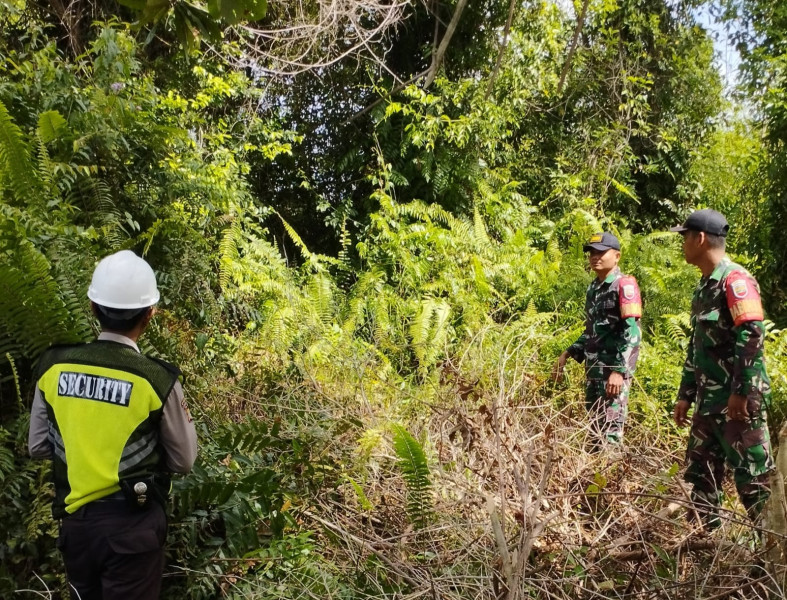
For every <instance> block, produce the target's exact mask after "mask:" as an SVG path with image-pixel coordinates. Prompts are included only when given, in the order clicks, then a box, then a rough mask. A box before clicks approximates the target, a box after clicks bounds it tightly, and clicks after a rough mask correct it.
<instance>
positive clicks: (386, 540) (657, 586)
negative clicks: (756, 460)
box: [305, 369, 784, 600]
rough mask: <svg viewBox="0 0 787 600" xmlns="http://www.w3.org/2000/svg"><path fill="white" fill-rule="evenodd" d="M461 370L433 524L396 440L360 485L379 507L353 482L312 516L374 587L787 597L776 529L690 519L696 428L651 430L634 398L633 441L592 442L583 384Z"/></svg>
mask: <svg viewBox="0 0 787 600" xmlns="http://www.w3.org/2000/svg"><path fill="white" fill-rule="evenodd" d="M458 372H459V369H455V370H453V371H450V370H449V375H451V376H450V377H449V378H448V379H445V380H444V381H443V384H444V386H443V388H442V391H441V393H440V397H441V400H440V401H439V402H437V403H434V404H432V406H431V408H430V414H429V415H428V417H425V418H424V419H423V431H422V432H421V434H422V435H421V439H423V440H426V443H425V444H424V446H425V448H426V450H427V453H428V454H429V455H430V459H431V463H432V464H431V468H432V476H433V484H434V515H433V519H432V521H431V523H432V525H431V526H430V527H427V528H425V529H422V530H420V531H417V530H414V529H413V528H412V526H411V525H410V522H409V520H408V518H407V515H406V511H405V508H404V507H405V493H406V490H405V484H404V481H403V480H402V478H401V476H400V474H399V473H398V471H397V469H396V467H395V460H394V457H393V456H392V455H391V454H392V453H391V451H390V449H389V448H387V447H385V446H384V445H383V446H381V447H379V448H378V450H377V452H376V454H375V455H374V456H373V458H372V460H371V461H370V462H369V463H368V464H367V465H365V466H366V468H367V469H368V470H367V472H366V479H365V480H364V481H363V482H362V483H363V487H364V490H365V494H366V496H367V498H368V499H369V500H370V502H371V505H372V506H373V508H371V509H369V507H368V506H367V509H366V510H364V508H363V507H362V506H361V504H360V503H359V501H358V497H357V493H356V491H355V490H354V489H353V487H352V486H350V485H346V486H343V487H342V488H341V490H340V491H341V493H342V495H343V500H341V501H336V500H332V501H328V500H323V501H320V502H318V503H317V505H316V506H314V507H313V508H312V509H310V510H309V511H308V512H307V513H306V514H305V519H306V520H307V522H309V523H310V525H311V526H312V527H314V528H315V529H316V530H318V531H322V532H323V533H324V538H323V539H324V542H325V550H326V553H327V555H329V560H330V561H331V562H332V563H333V564H336V565H342V569H343V570H344V576H346V577H348V578H353V577H357V575H358V573H359V572H361V573H363V574H364V576H365V577H366V579H367V581H371V582H374V584H373V585H376V586H377V589H376V590H375V591H374V593H369V597H396V598H419V597H425V598H442V599H449V598H451V599H453V598H457V599H458V598H476V599H487V598H489V599H491V598H495V599H507V600H517V599H520V598H544V599H558V598H559V599H567V598H675V599H681V598H687V599H688V598H692V599H705V600H712V599H716V598H747V599H749V598H751V599H754V598H766V597H776V598H781V597H784V594H783V593H782V586H783V581H781V582H777V581H775V579H774V577H772V576H771V575H770V574H769V571H768V570H763V569H762V568H760V566H767V564H768V561H767V559H766V556H765V551H764V550H763V544H762V543H760V542H758V538H759V537H762V536H758V535H757V534H758V532H755V531H754V530H753V528H752V527H751V525H750V524H749V523H748V521H747V520H746V517H745V513H744V512H743V509H742V508H741V507H740V505H738V504H737V503H736V504H729V503H728V504H727V505H725V509H724V510H723V512H722V515H723V526H722V528H721V529H720V530H718V531H716V532H714V533H713V534H712V535H710V536H708V535H706V534H704V533H703V532H702V531H700V530H698V529H695V528H692V527H691V526H690V525H689V524H688V522H687V520H686V513H687V510H690V503H689V502H688V495H687V489H686V487H685V484H683V482H682V481H681V472H680V471H679V468H678V463H679V462H680V461H681V457H682V454H683V451H684V445H685V438H684V437H683V436H684V435H685V432H683V433H679V432H676V431H674V430H673V429H671V428H668V427H665V430H664V431H654V430H653V428H652V427H650V426H646V425H644V424H643V423H642V422H641V421H642V420H641V419H638V415H637V414H636V413H637V404H636V399H635V401H634V403H633V406H632V413H633V414H632V415H631V417H630V419H629V423H630V425H629V427H628V430H627V432H626V442H625V444H624V446H623V447H622V448H617V447H607V448H605V449H604V450H603V451H601V452H596V453H590V452H587V451H586V450H585V448H587V447H588V446H589V444H588V440H589V430H588V427H587V424H586V422H585V419H584V417H585V413H584V409H583V408H582V407H581V406H578V405H579V404H580V403H579V402H578V395H577V393H576V392H572V391H568V392H562V394H563V396H565V397H563V398H560V397H557V396H555V393H556V390H554V389H551V388H550V389H547V387H549V386H547V387H545V386H544V385H541V386H539V385H538V383H537V382H536V381H534V380H533V379H532V378H530V379H529V378H528V377H527V376H524V375H523V374H520V373H515V376H514V377H513V380H516V381H517V382H518V383H517V384H516V385H510V384H506V383H505V382H506V381H511V380H512V378H511V377H509V376H505V377H503V376H501V378H500V379H499V382H500V383H501V386H500V387H499V388H497V389H493V390H491V391H490V390H488V389H487V390H482V389H480V386H479V385H477V382H476V383H469V382H467V381H465V380H463V379H462V378H461V377H460V376H459V375H458ZM560 394H561V392H558V396H560ZM556 398H557V399H556ZM561 405H563V406H562V407H561ZM341 443H342V444H346V443H347V441H346V440H345V441H342V442H341ZM727 492H728V493H727V497H728V498H735V492H734V489H733V488H732V487H730V488H729V489H727ZM760 533H761V532H760ZM770 539H771V540H773V539H783V538H779V536H776V537H771V538H770ZM769 594H770V596H769Z"/></svg>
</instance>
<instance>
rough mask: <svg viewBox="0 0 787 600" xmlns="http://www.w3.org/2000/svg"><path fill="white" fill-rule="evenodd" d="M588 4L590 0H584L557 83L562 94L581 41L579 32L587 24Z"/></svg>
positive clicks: (558, 92) (558, 90) (558, 91)
mask: <svg viewBox="0 0 787 600" xmlns="http://www.w3.org/2000/svg"><path fill="white" fill-rule="evenodd" d="M588 4H590V0H583V2H582V10H581V11H580V13H579V17H578V18H577V26H576V27H575V28H574V35H573V36H572V37H571V44H570V45H569V47H568V55H567V56H566V62H564V63H563V70H562V71H561V72H560V81H558V84H557V94H558V96H559V95H560V92H562V91H563V84H564V83H565V81H566V76H567V75H568V70H569V68H570V67H571V60H572V59H573V58H574V52H576V50H577V43H578V42H579V34H581V33H582V28H583V27H584V26H585V14H586V13H587V10H588Z"/></svg>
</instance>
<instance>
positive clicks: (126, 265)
mask: <svg viewBox="0 0 787 600" xmlns="http://www.w3.org/2000/svg"><path fill="white" fill-rule="evenodd" d="M87 295H88V298H90V300H91V301H92V309H93V314H94V315H95V316H96V317H97V318H98V321H99V323H100V324H101V334H100V335H99V336H98V340H97V341H94V342H92V343H89V344H78V345H71V346H56V347H52V348H50V349H49V350H48V351H47V352H45V353H44V355H43V356H42V357H41V359H40V363H39V379H38V386H37V388H36V392H35V397H34V399H33V407H32V413H31V417H30V435H29V438H28V446H29V449H30V455H31V456H32V457H34V458H46V459H52V460H53V463H54V468H53V474H54V483H55V498H54V502H53V507H52V512H53V514H54V516H55V518H58V519H62V524H61V529H60V537H59V539H58V546H59V547H60V549H61V550H62V552H63V556H64V559H65V566H66V574H67V576H68V581H69V584H70V586H71V589H72V597H73V598H80V599H81V600H93V599H103V600H110V599H113V598H117V599H121V598H122V599H123V600H132V599H146V600H149V599H152V598H158V596H159V590H160V588H161V576H162V572H163V568H164V542H165V538H166V534H167V519H166V515H165V512H164V504H165V502H166V497H167V493H168V491H169V487H170V486H169V477H168V473H169V472H176V473H186V472H188V471H189V470H190V469H191V467H192V465H193V464H194V459H195V457H196V453H197V438H196V432H195V428H194V423H193V422H192V420H191V417H190V415H189V411H188V408H187V407H186V403H185V401H184V397H183V388H182V387H181V384H180V382H179V379H178V377H179V374H180V372H179V371H178V369H177V367H175V366H173V365H170V364H169V363H166V362H164V361H162V360H159V359H156V358H151V357H147V356H144V355H142V354H141V353H140V351H139V348H138V347H137V343H136V342H137V339H138V338H139V336H140V335H141V334H142V332H143V331H145V328H146V327H147V326H148V323H150V320H151V318H152V317H153V313H154V308H153V306H154V305H155V304H156V302H158V300H159V292H158V288H157V286H156V278H155V275H154V273H153V270H152V269H151V268H150V265H148V263H147V262H145V261H144V260H143V259H141V258H139V257H138V256H136V255H135V254H134V253H133V252H131V251H129V250H124V251H121V252H118V253H116V254H112V255H111V256H108V257H106V258H104V259H103V260H102V261H101V262H99V264H98V266H97V267H96V269H95V271H94V273H93V279H92V282H91V284H90V288H89V290H88V294H87Z"/></svg>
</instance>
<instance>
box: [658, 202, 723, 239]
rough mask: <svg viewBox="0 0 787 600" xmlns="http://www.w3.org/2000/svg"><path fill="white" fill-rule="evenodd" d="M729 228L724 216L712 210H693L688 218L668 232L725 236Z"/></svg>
mask: <svg viewBox="0 0 787 600" xmlns="http://www.w3.org/2000/svg"><path fill="white" fill-rule="evenodd" d="M729 229H730V226H729V224H728V223H727V219H725V218H724V215H723V214H721V213H720V212H718V211H715V210H713V209H712V208H703V209H702V210H695V211H694V212H693V213H691V214H690V215H689V218H688V219H686V221H685V222H684V223H683V225H678V226H677V227H671V228H670V231H675V232H677V233H684V232H686V231H704V232H705V233H710V234H712V235H720V236H722V237H726V236H727V232H728V231H729Z"/></svg>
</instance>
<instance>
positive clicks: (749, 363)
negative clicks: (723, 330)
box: [731, 321, 765, 396]
mask: <svg viewBox="0 0 787 600" xmlns="http://www.w3.org/2000/svg"><path fill="white" fill-rule="evenodd" d="M733 331H734V332H735V359H734V362H733V365H732V390H731V391H732V393H733V394H738V395H740V396H748V395H749V393H750V392H757V391H759V390H760V385H759V379H760V378H761V374H762V362H763V359H762V351H763V346H764V340H765V327H764V326H763V324H762V321H748V322H745V323H742V324H741V325H740V326H737V327H734V328H733Z"/></svg>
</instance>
